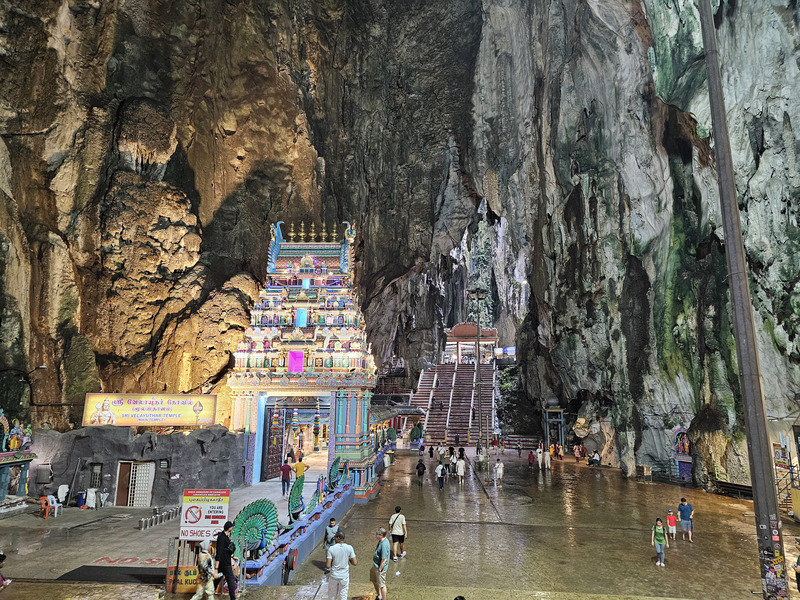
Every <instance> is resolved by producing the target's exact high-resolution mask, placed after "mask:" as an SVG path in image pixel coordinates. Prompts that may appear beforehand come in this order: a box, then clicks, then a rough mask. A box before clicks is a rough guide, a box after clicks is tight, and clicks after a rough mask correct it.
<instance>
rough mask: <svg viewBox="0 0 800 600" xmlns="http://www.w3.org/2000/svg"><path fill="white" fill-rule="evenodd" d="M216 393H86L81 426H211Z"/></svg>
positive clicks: (215, 406)
mask: <svg viewBox="0 0 800 600" xmlns="http://www.w3.org/2000/svg"><path fill="white" fill-rule="evenodd" d="M216 409H217V396H216V394H86V404H85V405H84V407H83V424H84V425H121V426H128V427H140V426H142V427H153V426H169V425H174V426H176V427H188V426H192V425H194V426H200V425H213V424H214V417H215V415H216Z"/></svg>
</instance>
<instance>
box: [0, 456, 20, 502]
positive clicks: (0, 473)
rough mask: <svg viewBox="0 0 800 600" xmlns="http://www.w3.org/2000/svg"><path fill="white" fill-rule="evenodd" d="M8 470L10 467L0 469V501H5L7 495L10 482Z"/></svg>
mask: <svg viewBox="0 0 800 600" xmlns="http://www.w3.org/2000/svg"><path fill="white" fill-rule="evenodd" d="M10 470H11V469H10V467H8V466H6V465H3V466H1V467H0V500H5V499H6V496H7V495H8V484H9V483H10V481H11V473H10ZM20 481H21V479H20Z"/></svg>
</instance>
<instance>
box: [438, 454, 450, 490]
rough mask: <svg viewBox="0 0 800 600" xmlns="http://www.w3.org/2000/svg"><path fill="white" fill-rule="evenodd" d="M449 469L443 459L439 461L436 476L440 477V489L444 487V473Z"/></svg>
mask: <svg viewBox="0 0 800 600" xmlns="http://www.w3.org/2000/svg"><path fill="white" fill-rule="evenodd" d="M446 471H447V469H445V468H444V465H443V464H442V461H439V466H437V467H436V477H438V478H439V489H440V490H441V489H442V488H443V487H444V475H445V472H446Z"/></svg>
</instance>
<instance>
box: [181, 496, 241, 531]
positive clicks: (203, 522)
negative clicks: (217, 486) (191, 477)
mask: <svg viewBox="0 0 800 600" xmlns="http://www.w3.org/2000/svg"><path fill="white" fill-rule="evenodd" d="M230 499H231V491H230V490H183V508H182V510H181V533H180V535H179V536H178V537H180V539H182V540H210V539H213V538H215V537H217V534H218V533H219V532H220V531H222V527H223V525H225V521H227V520H228V505H229V504H230Z"/></svg>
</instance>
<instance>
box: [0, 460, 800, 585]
mask: <svg viewBox="0 0 800 600" xmlns="http://www.w3.org/2000/svg"><path fill="white" fill-rule="evenodd" d="M397 454H398V458H397V461H396V462H395V464H394V465H392V466H391V467H390V468H389V470H388V471H387V472H386V473H385V474H384V476H383V485H382V488H381V492H380V494H379V495H378V497H377V498H375V499H373V500H372V501H371V502H369V503H368V504H366V505H358V506H356V507H355V508H354V509H353V510H351V511H350V513H348V515H347V516H346V517H345V518H344V519H343V521H342V522H341V523H340V525H341V526H342V528H343V530H344V531H345V533H346V536H347V540H346V541H347V542H348V543H350V544H352V545H353V547H354V548H355V551H356V555H357V557H358V561H359V564H358V566H356V567H351V568H350V598H351V599H355V598H374V597H375V594H374V590H373V588H372V585H371V584H370V583H369V570H370V564H371V557H372V553H373V551H374V548H375V536H374V531H375V529H376V528H377V527H379V526H387V522H388V519H389V517H390V516H391V515H392V514H394V507H395V505H400V506H402V512H403V514H405V516H406V518H407V521H408V534H409V535H408V538H407V543H406V551H407V553H408V554H407V556H406V557H405V558H401V559H400V560H399V562H397V563H391V564H390V568H389V575H388V578H387V581H388V596H387V597H388V598H389V599H391V600H401V599H402V600H421V599H425V600H438V599H441V600H452V599H453V598H454V597H455V596H457V595H463V596H464V597H465V598H466V599H467V600H484V599H485V600H490V599H495V598H510V599H519V600H529V599H537V600H578V599H587V600H601V599H614V600H622V599H628V598H630V599H641V598H687V599H689V598H690V599H698V600H699V599H704V600H705V599H712V600H713V599H720V600H733V599H742V600H744V599H749V598H756V597H760V593H759V594H758V595H753V594H752V591H758V590H760V579H759V578H758V565H757V561H756V558H755V557H756V543H755V530H754V524H753V521H752V519H748V518H746V517H743V516H742V513H749V512H752V502H749V501H746V500H736V499H733V498H727V497H724V496H717V495H712V494H706V493H705V492H703V491H700V490H695V489H692V488H683V487H679V486H675V485H666V484H660V483H651V482H640V481H636V480H635V479H625V478H624V477H623V476H622V475H621V473H620V472H619V470H617V469H608V468H596V467H594V468H590V467H587V466H585V465H584V464H580V465H577V464H575V461H574V459H572V460H568V459H565V460H564V461H555V463H554V464H553V469H552V471H550V472H547V471H545V472H543V473H542V472H539V471H538V469H534V470H533V471H529V470H528V466H527V460H526V457H525V455H523V456H522V458H521V459H520V458H518V457H517V455H516V452H506V453H505V455H504V456H503V460H504V462H505V464H506V477H505V480H504V482H503V487H502V488H498V487H497V486H495V485H494V484H493V483H492V482H489V481H487V474H486V473H485V472H473V471H472V468H471V465H470V468H469V469H468V474H467V477H466V478H465V482H464V485H462V486H459V485H458V484H457V482H456V478H455V477H451V478H450V479H449V480H448V481H447V482H446V483H445V486H444V489H443V490H439V489H438V484H437V482H436V479H435V477H434V475H433V473H432V471H433V468H434V467H435V465H436V462H435V461H433V460H431V459H429V458H428V457H427V455H426V456H425V463H426V465H427V466H428V473H427V474H426V478H425V480H424V485H423V486H422V487H420V486H419V485H417V477H416V474H415V473H414V470H413V469H414V465H415V464H416V462H417V459H418V457H417V456H412V455H411V454H410V453H404V452H403V451H400V452H398V453H397ZM491 460H492V462H494V460H495V457H491ZM247 489H248V490H251V489H252V490H254V489H255V488H247ZM681 496H686V497H687V498H688V500H689V502H690V503H691V504H692V505H693V506H694V509H695V541H694V543H691V544H690V543H689V542H688V541H682V540H681V539H680V527H679V528H678V539H677V540H676V541H675V542H674V543H673V542H671V543H670V548H669V549H667V551H666V567H664V568H662V567H657V566H656V565H655V560H656V558H655V550H654V549H653V548H652V547H651V546H650V528H651V526H652V524H653V523H654V521H655V519H656V517H662V518H664V517H665V515H666V512H667V509H668V508H672V509H673V510H676V508H677V505H678V503H679V500H680V498H681ZM67 518H69V517H67ZM132 520H133V519H131V521H132ZM39 521H41V520H39ZM123 521H124V520H120V523H119V524H115V525H113V526H108V527H107V529H108V530H107V531H106V530H104V529H103V528H102V527H100V525H101V523H97V524H96V526H97V527H98V529H97V530H93V531H91V532H88V531H87V532H85V533H82V534H81V536H80V537H78V536H76V535H74V533H73V534H72V535H65V534H57V532H55V531H53V532H44V531H43V530H42V531H39V532H38V533H37V536H38V537H37V538H36V540H37V543H39V544H40V546H41V548H40V550H39V551H35V550H31V551H30V552H31V554H30V555H29V556H30V558H33V557H34V556H36V555H39V558H40V559H42V558H44V555H47V560H46V561H42V562H38V561H37V563H36V564H38V569H39V570H40V571H41V572H43V573H42V575H43V576H44V577H47V575H46V574H45V573H47V572H48V571H53V575H51V576H56V572H59V569H58V568H57V567H56V566H55V565H56V564H57V563H59V562H63V561H64V560H70V558H71V557H73V555H75V554H78V553H81V552H82V551H83V552H84V553H86V554H87V555H88V554H90V552H88V550H89V547H90V546H91V547H93V548H94V547H96V548H98V551H100V550H99V549H100V548H103V550H102V551H103V552H107V550H106V549H105V548H108V547H110V546H117V545H119V544H122V545H123V546H139V545H142V544H149V545H151V546H154V545H155V544H154V538H151V536H153V535H156V536H158V535H163V534H159V533H158V532H157V531H156V530H153V531H152V533H151V532H150V531H147V532H137V533H131V532H130V531H129V529H130V525H129V524H128V523H124V522H123ZM94 526H95V524H92V527H94ZM37 527H41V525H37ZM120 528H121V529H120ZM86 529H87V527H80V528H77V529H75V528H71V530H72V531H73V532H75V533H77V532H78V531H84V530H86ZM123 530H124V531H123ZM11 531H14V530H8V529H7V530H6V534H8V533H11ZM18 531H19V533H16V534H13V537H18V538H19V539H18V540H17V541H16V544H17V545H18V546H19V547H20V554H22V552H23V548H25V547H28V546H29V543H30V542H32V541H33V540H32V539H28V536H29V535H31V534H32V533H34V532H33V531H31V530H29V531H30V533H28V534H26V533H25V529H19V530H18ZM163 533H164V534H166V533H167V531H166V530H164V532H163ZM56 534H57V535H56ZM795 535H800V527H798V526H797V525H795V524H793V523H787V524H786V525H785V528H784V537H785V539H786V540H787V541H789V540H792V539H793V536H795ZM51 536H52V537H51ZM0 538H5V543H8V542H9V541H11V540H10V539H9V538H8V536H7V535H3V522H0ZM39 538H41V539H39ZM90 538H91V539H90ZM162 542H163V541H162ZM76 544H77V545H78V546H79V547H77V546H76ZM34 545H35V544H34ZM160 545H163V543H161V544H160ZM72 546H76V547H74V548H73V547H72ZM790 546H791V544H790ZM56 547H59V549H56ZM48 550H49V551H50V552H47V551H48ZM787 550H788V553H789V556H790V558H792V560H793V559H794V558H796V553H795V552H794V550H793V548H791V547H789V548H787ZM59 555H61V556H62V557H63V558H62V559H61V560H58V559H57V557H58V556H59ZM324 561H325V554H324V550H323V549H322V548H321V547H320V548H318V549H317V550H316V551H315V552H314V554H312V556H311V557H310V558H309V559H308V560H306V562H305V563H304V564H302V565H301V566H300V567H298V569H297V571H295V572H294V574H293V576H292V581H291V584H290V585H289V586H285V587H280V588H248V589H247V590H246V597H247V598H251V599H252V600H260V599H264V600H278V599H280V600H283V599H290V598H296V599H307V600H312V599H315V600H321V599H324V598H327V597H328V596H327V580H326V579H327V578H326V576H325V575H324V574H323V572H322V569H323V567H324ZM78 562H80V561H78ZM89 562H91V561H89ZM83 564H86V562H84V563H83ZM31 565H32V566H33V563H31ZM48 566H49V567H50V568H48ZM54 569H55V570H54ZM62 570H63V567H62ZM19 576H20V577H25V576H27V577H31V576H32V575H27V573H26V575H21V574H20V575H19ZM791 577H792V583H791V586H790V587H791V589H792V590H793V591H794V590H796V585H795V583H794V573H792V574H791ZM12 585H13V586H14V587H13V588H9V589H7V590H5V591H4V592H0V600H2V598H3V596H5V597H6V598H14V599H18V600H34V599H36V600H38V599H40V598H54V599H57V598H70V599H72V598H74V599H76V600H78V599H81V600H84V599H85V600H106V599H109V600H110V599H112V598H113V599H130V600H145V599H150V598H153V599H156V598H165V599H166V600H173V599H175V600H177V599H179V598H180V599H182V600H187V599H188V598H189V596H188V595H172V594H167V595H166V596H164V595H163V592H161V591H160V590H159V589H158V588H155V587H148V586H131V585H126V586H122V585H113V584H105V585H103V584H76V583H69V584H67V583H60V582H59V583H56V582H53V581H50V582H44V581H41V582H36V581H33V580H31V579H27V580H21V581H18V582H14V584H12ZM796 594H797V592H795V595H793V597H800V596H798V595H796ZM219 598H222V597H221V596H220V597H219Z"/></svg>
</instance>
